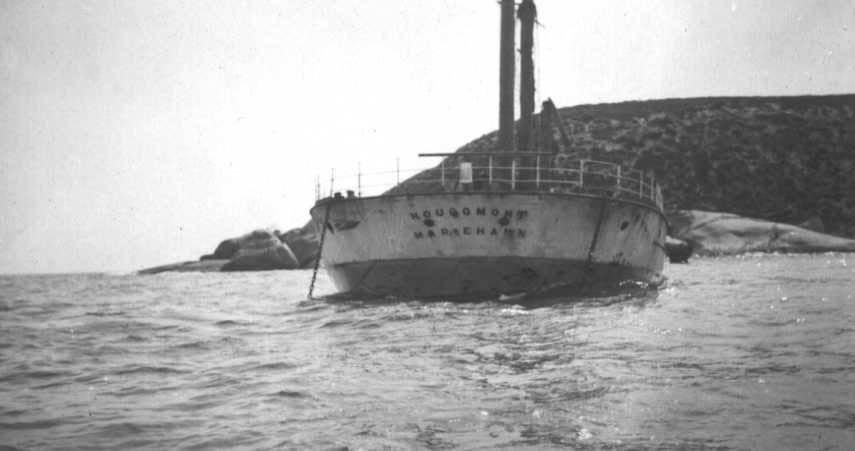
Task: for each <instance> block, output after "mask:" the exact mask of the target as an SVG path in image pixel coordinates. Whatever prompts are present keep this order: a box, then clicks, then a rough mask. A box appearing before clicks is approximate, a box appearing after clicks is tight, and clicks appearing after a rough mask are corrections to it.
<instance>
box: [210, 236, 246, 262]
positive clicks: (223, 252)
mask: <svg viewBox="0 0 855 451" xmlns="http://www.w3.org/2000/svg"><path fill="white" fill-rule="evenodd" d="M239 249H240V244H239V243H238V239H237V238H229V239H227V240H223V241H222V242H220V244H219V245H218V246H217V248H216V249H215V250H214V258H217V259H226V260H228V259H230V258H232V257H233V256H234V255H235V252H237V251H238V250H239Z"/></svg>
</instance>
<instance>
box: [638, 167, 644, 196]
mask: <svg viewBox="0 0 855 451" xmlns="http://www.w3.org/2000/svg"><path fill="white" fill-rule="evenodd" d="M638 197H640V198H642V199H643V198H644V171H638Z"/></svg>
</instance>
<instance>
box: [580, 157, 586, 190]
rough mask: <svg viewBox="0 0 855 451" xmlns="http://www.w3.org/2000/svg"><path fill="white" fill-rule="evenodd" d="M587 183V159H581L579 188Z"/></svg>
mask: <svg viewBox="0 0 855 451" xmlns="http://www.w3.org/2000/svg"><path fill="white" fill-rule="evenodd" d="M584 185H585V160H579V188H581V187H583V186H584Z"/></svg>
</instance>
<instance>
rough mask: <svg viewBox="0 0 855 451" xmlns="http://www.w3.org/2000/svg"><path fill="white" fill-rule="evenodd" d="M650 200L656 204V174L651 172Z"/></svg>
mask: <svg viewBox="0 0 855 451" xmlns="http://www.w3.org/2000/svg"><path fill="white" fill-rule="evenodd" d="M650 199H651V200H653V202H654V203H655V202H656V173H655V172H653V171H650Z"/></svg>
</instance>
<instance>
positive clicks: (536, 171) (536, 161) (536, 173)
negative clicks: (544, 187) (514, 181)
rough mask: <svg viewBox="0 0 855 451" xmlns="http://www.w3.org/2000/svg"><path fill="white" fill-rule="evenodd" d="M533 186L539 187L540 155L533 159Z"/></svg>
mask: <svg viewBox="0 0 855 451" xmlns="http://www.w3.org/2000/svg"><path fill="white" fill-rule="evenodd" d="M534 187H535V188H537V189H540V155H538V156H537V157H535V159H534Z"/></svg>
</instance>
